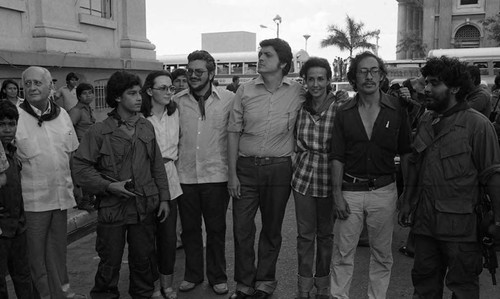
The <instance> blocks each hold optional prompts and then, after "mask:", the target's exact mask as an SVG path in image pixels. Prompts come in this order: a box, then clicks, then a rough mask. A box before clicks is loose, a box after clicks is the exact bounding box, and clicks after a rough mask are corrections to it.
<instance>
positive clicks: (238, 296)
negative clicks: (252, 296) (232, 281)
mask: <svg viewBox="0 0 500 299" xmlns="http://www.w3.org/2000/svg"><path fill="white" fill-rule="evenodd" d="M248 296H249V295H247V294H245V293H243V292H242V291H236V292H234V293H233V294H232V295H231V296H229V299H245V298H248Z"/></svg>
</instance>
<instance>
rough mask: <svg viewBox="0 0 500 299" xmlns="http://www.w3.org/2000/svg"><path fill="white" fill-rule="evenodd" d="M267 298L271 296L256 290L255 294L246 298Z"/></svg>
mask: <svg viewBox="0 0 500 299" xmlns="http://www.w3.org/2000/svg"><path fill="white" fill-rule="evenodd" d="M269 296H271V294H268V293H266V292H264V291H261V290H257V291H255V293H253V295H252V296H250V297H248V298H250V299H267V298H269Z"/></svg>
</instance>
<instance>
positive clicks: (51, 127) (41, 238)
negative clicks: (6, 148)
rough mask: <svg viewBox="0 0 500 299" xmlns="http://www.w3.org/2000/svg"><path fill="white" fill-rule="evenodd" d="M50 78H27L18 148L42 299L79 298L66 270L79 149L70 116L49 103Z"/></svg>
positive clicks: (32, 70) (33, 73) (39, 71)
mask: <svg viewBox="0 0 500 299" xmlns="http://www.w3.org/2000/svg"><path fill="white" fill-rule="evenodd" d="M51 82H52V77H51V74H50V72H49V71H48V70H47V69H45V68H42V67H29V68H28V69H26V70H25V71H24V72H23V74H22V84H23V86H24V91H25V96H26V99H25V101H24V102H23V103H22V104H20V105H19V122H18V127H17V133H16V145H17V148H18V150H17V153H18V156H19V160H20V161H21V163H22V171H21V177H22V179H21V185H22V193H23V198H24V209H25V211H26V220H27V239H28V250H29V256H30V264H31V274H32V277H33V281H34V285H35V288H36V290H37V291H38V293H39V294H40V297H41V298H76V297H78V296H77V295H75V293H73V292H72V291H71V290H70V286H69V278H68V273H67V269H66V234H67V228H66V227H67V209H70V208H72V207H74V206H75V204H76V203H75V199H74V197H73V182H72V180H71V172H70V156H71V154H72V152H73V151H75V150H76V149H77V147H78V140H77V138H76V134H75V131H74V129H73V125H72V123H71V119H70V117H69V115H68V113H67V112H66V111H65V110H64V109H61V108H60V107H58V106H57V105H54V104H53V103H51V102H50V101H49V99H48V98H49V93H50V84H51Z"/></svg>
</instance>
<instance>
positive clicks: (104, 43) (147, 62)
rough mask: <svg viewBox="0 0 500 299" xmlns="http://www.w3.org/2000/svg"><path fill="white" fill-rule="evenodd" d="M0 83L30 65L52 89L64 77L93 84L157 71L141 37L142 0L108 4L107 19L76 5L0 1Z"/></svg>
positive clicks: (56, 0) (62, 0)
mask: <svg viewBox="0 0 500 299" xmlns="http://www.w3.org/2000/svg"><path fill="white" fill-rule="evenodd" d="M0 40H1V41H2V42H1V43H0V81H1V80H3V79H7V78H13V79H19V78H20V77H21V73H22V71H23V70H24V69H26V68H27V67H28V66H30V65H39V66H43V67H46V68H47V69H49V71H50V72H51V73H52V76H53V77H54V78H55V79H58V81H57V86H58V87H61V86H63V85H64V84H65V77H66V74H67V73H68V72H76V73H78V74H79V75H80V79H81V80H80V81H81V82H89V83H92V84H95V83H96V82H101V83H102V80H105V79H107V78H108V77H109V76H110V75H111V74H112V73H113V72H115V71H116V70H119V69H125V70H128V71H130V72H133V73H137V74H139V76H141V77H142V78H143V79H144V78H145V76H146V75H147V73H149V72H150V71H151V70H158V69H162V64H161V63H160V62H159V61H157V60H156V52H155V51H154V49H155V46H154V45H153V44H152V43H151V42H150V41H149V40H148V39H147V37H146V6H145V0H112V7H111V18H101V17H98V16H93V15H89V14H86V13H83V12H81V10H80V1H78V0H71V1H68V0H0Z"/></svg>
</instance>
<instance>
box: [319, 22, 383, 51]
mask: <svg viewBox="0 0 500 299" xmlns="http://www.w3.org/2000/svg"><path fill="white" fill-rule="evenodd" d="M346 25H347V27H346V28H345V29H342V28H340V27H337V26H336V25H330V26H329V27H328V32H331V33H332V34H330V35H328V36H327V37H326V38H325V39H323V40H322V41H321V47H322V48H326V47H328V46H335V47H338V48H339V49H340V51H345V50H349V57H351V58H352V51H354V50H355V49H371V50H374V51H375V50H376V48H377V46H376V45H374V44H372V43H370V42H368V40H369V39H370V38H372V37H376V36H378V34H379V33H380V30H374V31H367V32H364V30H363V29H364V26H365V24H363V22H359V23H356V21H355V20H354V19H353V18H351V17H349V16H347V17H346Z"/></svg>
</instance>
